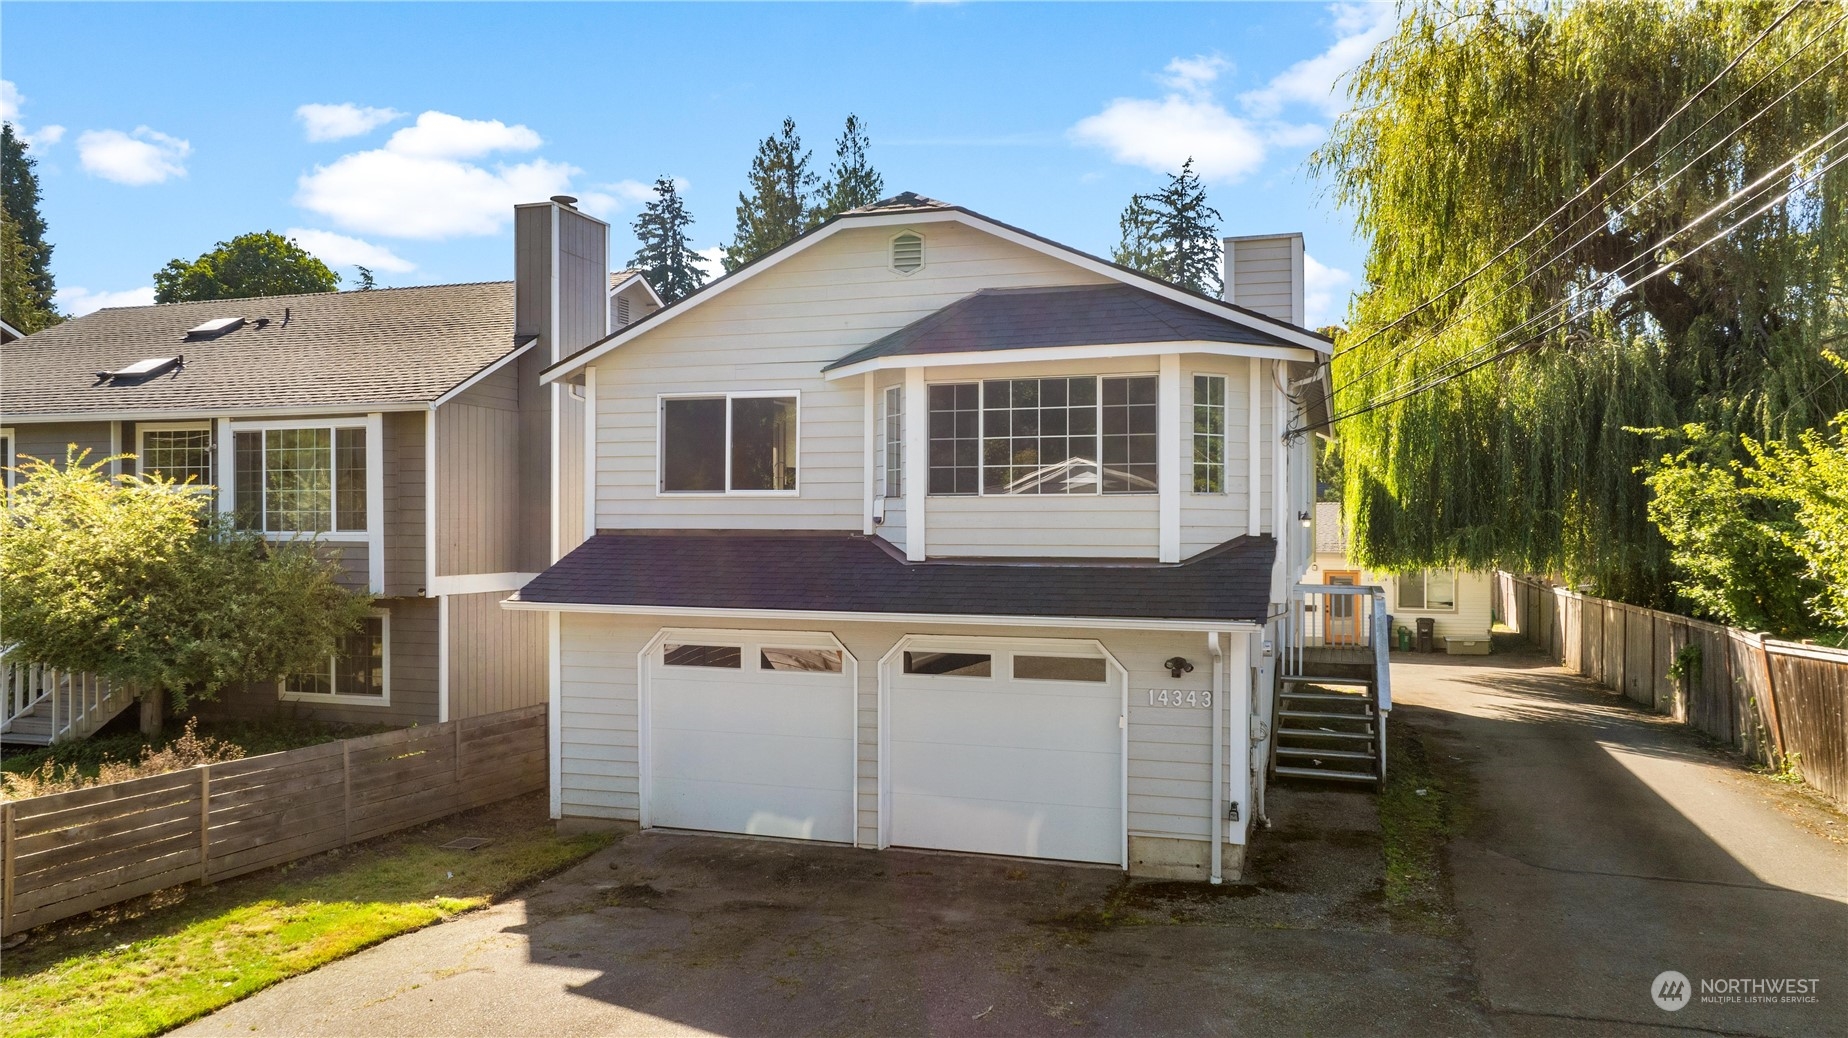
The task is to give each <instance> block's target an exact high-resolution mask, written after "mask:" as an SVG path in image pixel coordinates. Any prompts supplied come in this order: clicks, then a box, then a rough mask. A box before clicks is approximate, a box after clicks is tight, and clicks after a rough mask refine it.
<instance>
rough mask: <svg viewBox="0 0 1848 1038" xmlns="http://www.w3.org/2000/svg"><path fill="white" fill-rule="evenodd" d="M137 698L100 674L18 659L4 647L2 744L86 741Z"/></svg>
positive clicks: (0, 653) (0, 687)
mask: <svg viewBox="0 0 1848 1038" xmlns="http://www.w3.org/2000/svg"><path fill="white" fill-rule="evenodd" d="M132 702H134V697H133V696H131V695H129V694H128V692H127V690H126V689H124V688H122V687H121V686H120V685H117V684H116V683H115V682H112V681H109V680H107V679H105V678H101V677H98V676H96V675H95V674H83V673H73V672H71V671H67V670H59V669H57V668H56V667H47V666H45V665H44V664H42V663H28V662H25V661H23V660H16V659H14V658H13V654H12V650H11V649H10V648H8V649H6V650H0V742H5V743H15V744H21V745H26V746H49V745H51V744H52V743H54V742H64V741H65V740H67V739H87V738H89V737H90V735H92V734H93V733H94V732H95V731H96V730H97V729H98V728H101V727H102V726H103V725H105V724H108V723H109V722H110V721H111V720H113V719H114V718H115V716H116V715H117V714H119V713H121V712H122V711H123V710H125V709H127V708H128V705H129V704H130V703H132Z"/></svg>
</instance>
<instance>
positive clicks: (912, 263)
mask: <svg viewBox="0 0 1848 1038" xmlns="http://www.w3.org/2000/svg"><path fill="white" fill-rule="evenodd" d="M923 266H924V238H923V236H922V235H920V234H918V233H917V232H916V231H904V232H901V233H899V234H896V235H893V237H892V269H893V270H896V271H898V272H899V273H900V274H910V273H913V272H914V271H917V270H919V269H920V268H922V267H923Z"/></svg>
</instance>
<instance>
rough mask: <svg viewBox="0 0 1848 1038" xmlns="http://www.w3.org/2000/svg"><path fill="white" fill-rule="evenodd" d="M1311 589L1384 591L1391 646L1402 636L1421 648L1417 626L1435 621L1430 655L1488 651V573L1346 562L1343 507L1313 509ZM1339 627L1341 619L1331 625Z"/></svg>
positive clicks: (1332, 505)
mask: <svg viewBox="0 0 1848 1038" xmlns="http://www.w3.org/2000/svg"><path fill="white" fill-rule="evenodd" d="M1305 579H1306V580H1308V581H1309V582H1310V583H1312V584H1330V585H1341V586H1346V585H1355V584H1360V585H1366V584H1371V585H1375V586H1377V587H1380V588H1382V589H1383V590H1384V591H1385V596H1386V612H1387V613H1388V614H1390V615H1391V617H1392V625H1391V626H1392V634H1393V644H1394V646H1397V645H1398V644H1399V638H1400V635H1399V630H1400V629H1401V628H1403V629H1404V630H1405V638H1406V639H1408V640H1409V641H1410V642H1411V644H1412V645H1414V646H1416V644H1417V641H1416V639H1417V632H1418V622H1419V621H1420V620H1429V621H1431V628H1432V639H1433V640H1432V644H1431V646H1430V649H1431V651H1434V652H1449V653H1453V654H1457V655H1472V656H1474V655H1481V654H1484V653H1487V652H1488V651H1489V627H1490V625H1491V624H1492V623H1493V620H1492V618H1491V617H1490V615H1489V614H1490V608H1491V605H1492V602H1491V599H1492V596H1493V592H1494V583H1493V580H1494V577H1493V575H1492V574H1490V573H1488V572H1487V571H1484V570H1458V569H1449V568H1443V567H1436V568H1431V569H1415V570H1407V571H1404V572H1400V573H1393V572H1388V571H1384V570H1375V569H1370V568H1368V567H1365V566H1360V565H1357V564H1355V563H1353V562H1351V561H1349V559H1348V537H1347V529H1346V527H1344V526H1343V525H1342V523H1341V503H1340V502H1338V501H1319V502H1317V503H1316V506H1315V559H1314V561H1313V562H1312V563H1311V564H1310V566H1309V575H1308V576H1307V577H1306V578H1305ZM1331 623H1332V624H1336V625H1338V624H1339V623H1340V621H1339V620H1338V619H1336V620H1333V621H1331Z"/></svg>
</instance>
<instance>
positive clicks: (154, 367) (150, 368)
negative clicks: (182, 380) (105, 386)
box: [96, 355, 186, 382]
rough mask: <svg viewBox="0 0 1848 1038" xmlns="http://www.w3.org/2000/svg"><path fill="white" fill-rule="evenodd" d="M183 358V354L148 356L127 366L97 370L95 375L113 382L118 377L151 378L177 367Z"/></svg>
mask: <svg viewBox="0 0 1848 1038" xmlns="http://www.w3.org/2000/svg"><path fill="white" fill-rule="evenodd" d="M185 359H186V358H185V357H184V356H183V355H182V356H174V357H149V358H147V359H146V360H138V361H136V362H134V363H133V364H130V365H128V366H127V367H123V368H117V369H115V370H114V371H99V372H97V373H96V377H97V378H99V379H102V380H103V381H105V382H114V381H116V380H118V379H144V378H153V377H154V376H155V375H161V374H165V373H166V372H168V371H171V370H173V369H174V368H177V367H179V366H180V364H181V363H182V362H183V361H185Z"/></svg>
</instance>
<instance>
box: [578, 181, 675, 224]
mask: <svg viewBox="0 0 1848 1038" xmlns="http://www.w3.org/2000/svg"><path fill="white" fill-rule="evenodd" d="M675 184H676V186H677V189H678V190H680V191H683V192H684V191H685V190H686V182H685V181H683V180H680V179H678V178H676V179H675ZM654 196H655V193H654V185H653V184H644V183H642V182H641V181H639V180H618V181H616V182H615V183H613V184H593V185H591V188H590V190H588V191H586V192H584V193H583V195H581V196H580V197H579V198H578V208H580V209H582V210H584V211H585V212H587V213H589V214H590V215H592V216H595V217H598V218H599V219H604V220H607V219H609V218H610V217H611V216H614V215H615V214H617V213H620V212H622V211H623V210H625V209H631V208H636V207H638V206H641V205H642V204H643V203H645V202H652V201H654Z"/></svg>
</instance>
